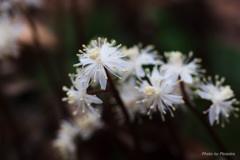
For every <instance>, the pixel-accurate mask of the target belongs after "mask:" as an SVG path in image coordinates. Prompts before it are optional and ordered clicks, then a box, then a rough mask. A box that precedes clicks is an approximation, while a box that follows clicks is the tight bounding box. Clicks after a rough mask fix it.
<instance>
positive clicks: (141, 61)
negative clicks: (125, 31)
mask: <svg viewBox="0 0 240 160" xmlns="http://www.w3.org/2000/svg"><path fill="white" fill-rule="evenodd" d="M123 52H124V53H125V55H127V57H128V58H129V60H128V61H129V63H130V67H129V68H128V72H127V74H126V75H125V77H126V78H127V77H128V76H129V75H136V76H137V77H144V76H145V72H144V69H143V65H160V64H162V62H161V61H160V60H158V59H157V58H158V57H157V54H156V53H157V52H156V51H154V50H153V46H150V45H149V46H147V47H145V48H143V49H142V48H140V47H139V46H133V47H132V48H129V49H123Z"/></svg>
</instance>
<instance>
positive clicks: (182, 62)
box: [161, 51, 202, 84]
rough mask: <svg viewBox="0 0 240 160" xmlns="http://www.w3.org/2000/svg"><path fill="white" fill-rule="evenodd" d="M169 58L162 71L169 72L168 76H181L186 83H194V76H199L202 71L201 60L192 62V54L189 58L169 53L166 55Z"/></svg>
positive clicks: (180, 54)
mask: <svg viewBox="0 0 240 160" xmlns="http://www.w3.org/2000/svg"><path fill="white" fill-rule="evenodd" d="M165 56H166V58H167V63H165V64H163V65H162V68H161V69H162V70H163V71H165V72H167V74H171V75H175V76H177V77H178V76H179V77H180V79H181V80H182V81H184V82H185V83H190V84H192V83H193V77H192V76H193V75H198V74H199V72H201V71H202V70H200V65H199V64H198V63H199V62H200V59H197V58H195V59H194V60H193V61H190V58H191V57H192V52H190V53H189V57H188V58H187V57H186V56H185V55H183V54H182V53H181V52H178V51H177V52H167V53H166V54H165Z"/></svg>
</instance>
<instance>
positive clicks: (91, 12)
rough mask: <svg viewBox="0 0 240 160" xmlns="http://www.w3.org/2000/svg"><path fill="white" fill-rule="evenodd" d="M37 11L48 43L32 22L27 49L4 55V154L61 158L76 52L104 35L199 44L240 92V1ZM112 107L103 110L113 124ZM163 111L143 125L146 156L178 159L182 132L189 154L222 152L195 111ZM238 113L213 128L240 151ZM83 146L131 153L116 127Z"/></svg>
mask: <svg viewBox="0 0 240 160" xmlns="http://www.w3.org/2000/svg"><path fill="white" fill-rule="evenodd" d="M29 12H30V13H31V16H32V17H33V18H34V21H35V22H36V24H37V29H38V32H39V35H40V36H39V37H40V40H39V41H40V45H41V49H39V48H37V49H36V46H35V45H34V44H33V42H32V41H34V40H33V38H32V35H31V31H28V30H31V28H28V30H26V32H24V33H22V35H21V36H20V40H19V41H20V42H21V43H22V47H21V56H20V57H19V58H18V59H13V58H10V59H9V60H6V61H4V62H0V65H1V68H0V77H1V78H0V81H1V88H0V90H1V96H2V98H1V101H2V104H1V105H4V104H6V106H8V107H6V108H5V109H2V110H1V112H0V127H1V130H0V135H1V142H0V159H9V160H15V159H18V157H19V155H20V157H21V156H22V157H24V158H20V159H34V160H35V159H36V160H37V159H39V160H40V159H42V160H43V159H56V155H55V154H54V150H53V148H52V145H51V142H52V140H53V139H54V138H56V134H57V129H58V128H59V123H60V120H61V119H67V118H69V117H71V116H70V114H69V111H68V110H67V109H66V106H65V105H66V104H64V103H63V102H61V98H62V97H63V96H64V93H63V92H62V91H61V86H63V85H68V86H69V85H70V81H69V80H68V76H67V74H68V73H71V72H75V70H74V68H73V67H72V65H73V64H75V63H77V62H78V59H77V57H76V53H77V51H78V50H79V49H80V48H81V46H82V44H86V43H88V42H89V41H90V40H91V39H93V38H96V37H99V36H100V37H107V38H108V39H115V40H116V41H117V42H118V43H120V44H124V45H126V46H128V47H131V46H132V45H134V44H137V43H139V42H142V43H143V44H144V45H148V44H153V45H155V47H156V49H157V50H158V51H159V53H160V54H162V53H163V52H164V51H181V52H183V53H185V54H187V53H188V52H189V51H193V52H194V55H195V56H196V57H200V58H202V60H203V63H202V65H203V68H205V69H206V70H207V75H215V74H218V75H220V76H223V77H226V84H229V85H231V87H232V89H233V90H234V92H235V93H236V97H237V99H240V85H239V81H240V74H239V72H240V65H239V60H240V1H239V0H46V1H45V2H44V6H42V7H40V8H35V7H32V8H31V7H30V8H29ZM28 34H30V35H28ZM197 106H198V109H199V110H200V111H203V110H205V109H206V108H207V106H206V104H205V103H198V102H197ZM110 114H111V113H106V115H105V116H103V118H105V121H106V123H108V122H107V120H108V119H109V115H110ZM112 117H113V116H112ZM157 117H158V115H156V117H155V118H153V120H147V119H146V123H145V124H144V125H143V126H141V127H137V128H138V130H139V136H140V137H142V139H143V142H142V143H143V146H148V147H146V148H147V149H146V151H145V154H143V158H145V159H178V158H177V156H174V154H173V153H174V151H173V150H174V149H172V148H171V143H174V142H172V141H174V140H172V139H175V138H174V137H178V140H179V139H180V141H181V142H182V147H183V150H185V153H186V154H187V156H186V157H188V159H207V158H210V159H211V158H213V157H202V156H201V153H202V152H203V151H206V152H207V151H212V152H213V151H218V150H217V148H216V146H215V145H214V143H213V141H212V140H211V138H210V136H209V135H208V133H207V132H206V130H205V128H204V127H203V126H202V124H201V123H200V122H199V121H198V119H197V118H196V117H195V116H194V115H193V114H192V113H191V112H190V111H188V110H180V111H177V113H176V116H175V117H174V118H173V119H170V120H169V122H161V120H160V118H157ZM110 118H111V116H110ZM230 120H231V122H230V123H229V124H227V125H226V127H225V128H221V127H220V126H217V125H216V126H214V127H213V129H214V130H215V131H216V133H217V134H218V135H219V137H220V138H221V140H222V141H223V143H224V144H225V146H226V148H228V150H229V151H231V152H234V153H236V156H237V157H238V158H239V157H240V143H239V142H240V138H239V135H240V123H239V122H240V121H239V119H237V118H234V117H231V118H230ZM168 123H172V124H171V126H173V128H172V129H171V127H170V129H169V127H167V126H168V125H169V124H168ZM108 125H109V126H111V125H116V124H108ZM156 127H159V129H156ZM140 128H142V129H140ZM175 134H177V135H175ZM168 143H169V146H170V147H169V146H168V145H167V144H168ZM99 148H101V149H99ZM166 148H167V149H166ZM169 148H170V149H169ZM173 148H174V147H173ZM78 150H79V157H81V158H82V159H84V156H85V159H131V158H129V157H128V151H127V149H125V147H123V146H121V145H119V144H118V142H117V141H116V137H114V136H113V135H112V131H111V130H110V131H109V130H104V131H102V132H100V133H98V134H97V135H96V136H95V137H93V139H91V140H90V141H89V142H81V145H79V148H78ZM161 151H162V152H163V153H166V154H161V153H160V152H161ZM85 154H86V155H91V156H92V155H95V156H92V157H90V158H89V156H86V155H85ZM171 155H173V156H171ZM176 155H177V154H176ZM86 157H87V158H86ZM179 159H180V158H179Z"/></svg>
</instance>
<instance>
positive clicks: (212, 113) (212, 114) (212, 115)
mask: <svg viewBox="0 0 240 160" xmlns="http://www.w3.org/2000/svg"><path fill="white" fill-rule="evenodd" d="M208 118H209V121H210V124H211V125H213V124H214V121H215V118H216V114H215V109H214V108H210V109H209V113H208Z"/></svg>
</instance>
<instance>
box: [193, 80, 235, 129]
mask: <svg viewBox="0 0 240 160" xmlns="http://www.w3.org/2000/svg"><path fill="white" fill-rule="evenodd" d="M223 82H224V78H222V79H220V80H219V78H218V77H216V83H215V84H214V83H213V81H212V80H211V78H209V81H208V82H207V81H205V83H200V84H199V90H198V91H196V92H197V94H198V95H199V96H200V97H201V98H202V99H206V100H209V101H211V102H212V105H211V106H210V108H209V109H208V110H206V111H205V113H208V116H209V121H210V124H211V125H213V124H214V121H217V123H219V120H220V118H219V116H221V117H222V126H224V121H226V122H228V117H229V115H230V114H231V112H234V111H238V108H234V107H233V105H234V104H238V101H237V100H236V99H235V98H234V93H233V91H232V89H231V88H230V86H222V84H223Z"/></svg>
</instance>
